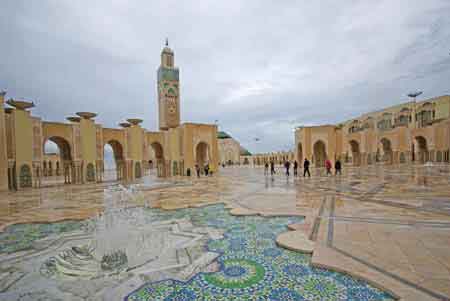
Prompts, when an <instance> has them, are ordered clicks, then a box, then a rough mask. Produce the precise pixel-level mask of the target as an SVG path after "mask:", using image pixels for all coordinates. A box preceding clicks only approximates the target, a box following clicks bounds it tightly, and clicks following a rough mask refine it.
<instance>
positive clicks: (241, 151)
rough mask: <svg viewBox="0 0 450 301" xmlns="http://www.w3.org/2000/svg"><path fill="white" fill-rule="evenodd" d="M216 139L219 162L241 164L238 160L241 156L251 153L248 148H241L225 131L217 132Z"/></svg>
mask: <svg viewBox="0 0 450 301" xmlns="http://www.w3.org/2000/svg"><path fill="white" fill-rule="evenodd" d="M217 139H218V144H219V160H220V162H219V163H220V164H226V165H234V164H243V162H241V160H240V159H241V156H247V155H251V154H250V152H249V151H248V150H246V149H245V148H243V147H242V146H241V145H240V144H239V142H238V141H237V140H235V139H234V138H233V137H231V136H230V135H229V134H228V133H226V132H218V133H217Z"/></svg>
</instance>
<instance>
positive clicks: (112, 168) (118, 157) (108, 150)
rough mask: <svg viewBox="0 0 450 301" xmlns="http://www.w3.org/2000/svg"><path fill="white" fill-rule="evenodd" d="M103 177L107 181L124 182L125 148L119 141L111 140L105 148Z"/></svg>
mask: <svg viewBox="0 0 450 301" xmlns="http://www.w3.org/2000/svg"><path fill="white" fill-rule="evenodd" d="M103 175H104V176H103V179H104V180H105V181H111V180H122V179H123V178H124V176H125V161H124V157H123V147H122V144H121V143H120V142H119V141H117V140H109V141H108V142H106V144H105V145H104V146H103Z"/></svg>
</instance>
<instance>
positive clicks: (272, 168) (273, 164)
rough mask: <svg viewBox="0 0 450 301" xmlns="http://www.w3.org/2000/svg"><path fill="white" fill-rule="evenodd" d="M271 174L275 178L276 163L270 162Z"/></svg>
mask: <svg viewBox="0 0 450 301" xmlns="http://www.w3.org/2000/svg"><path fill="white" fill-rule="evenodd" d="M270 174H271V175H272V176H273V175H274V174H275V163H273V161H270Z"/></svg>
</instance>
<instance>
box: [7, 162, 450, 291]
mask: <svg viewBox="0 0 450 301" xmlns="http://www.w3.org/2000/svg"><path fill="white" fill-rule="evenodd" d="M449 182H450V168H449V166H448V165H437V164H434V165H406V164H404V165H395V166H383V165H372V166H369V167H364V168H344V173H343V175H342V176H328V177H327V176H325V173H324V170H322V169H315V170H313V172H312V177H311V178H303V177H292V176H291V177H286V176H285V175H284V174H283V170H282V169H279V170H278V172H277V174H276V175H275V176H273V177H272V176H270V175H268V176H266V175H264V171H263V168H250V167H227V168H223V169H221V170H220V172H219V173H217V174H215V175H214V176H212V177H201V178H195V177H190V178H186V177H173V178H170V179H161V178H157V177H156V175H155V171H154V170H152V171H151V172H150V173H149V174H147V175H146V176H144V177H143V178H142V179H140V180H139V181H136V182H133V183H128V184H124V187H125V188H124V189H128V190H129V191H130V192H131V193H130V195H134V196H135V197H130V198H128V199H125V201H126V202H127V204H125V207H124V208H126V210H137V209H136V208H145V211H143V213H142V215H143V216H144V217H145V218H143V220H145V221H144V222H143V224H144V225H147V227H144V228H151V227H153V228H157V229H163V230H160V231H159V232H164V231H166V230H165V229H168V230H167V231H168V233H169V234H168V236H167V237H169V238H170V239H168V238H167V237H166V239H168V240H167V241H170V242H171V243H170V244H169V243H166V244H167V245H170V247H166V248H165V249H164V253H165V254H164V256H160V257H158V259H157V260H154V261H151V262H150V263H148V262H147V261H145V264H143V265H139V266H138V268H136V269H134V270H130V268H128V269H125V270H120V269H119V270H118V271H117V273H110V274H105V273H100V274H99V273H98V272H95V271H94V270H93V268H91V267H92V266H94V265H95V264H96V260H95V258H94V257H89V258H88V259H86V258H87V257H86V256H87V255H86V254H85V253H82V252H81V251H77V249H76V248H75V249H74V247H76V246H80V245H82V244H83V243H85V242H86V241H89V240H92V237H91V236H92V235H94V234H95V233H94V234H92V232H89V231H90V230H89V227H88V226H87V225H89V221H91V220H93V219H95V218H96V217H97V218H98V216H99V214H100V213H101V212H103V211H104V210H106V209H105V206H106V205H105V204H106V203H105V198H107V194H106V193H105V191H107V190H111V189H115V188H114V187H117V186H119V185H118V183H116V182H108V183H99V184H84V185H53V184H52V181H51V180H49V181H48V185H45V187H44V188H41V189H28V190H22V191H18V192H4V193H1V195H0V200H1V205H0V208H1V212H0V227H1V230H2V233H0V269H1V279H0V299H1V300H62V299H71V300H97V299H104V300H123V299H126V300H247V299H248V300H281V299H283V300H395V299H400V300H449V298H450V287H449V281H450V253H449V252H448V246H449V245H450V231H449V229H450V189H449V187H450V186H449V185H450V183H449ZM130 216H133V219H136V216H139V215H136V213H133V214H131V215H130ZM147 220H150V221H147ZM150 225H151V227H150ZM167 225H170V227H169V226H167ZM165 227H166V228H165ZM90 235H91V236H90ZM117 235H118V234H117ZM94 236H95V235H94ZM117 237H119V236H117ZM121 239H122V241H121V243H124V242H125V243H126V241H127V237H126V236H125V237H122V238H118V241H120V240H121ZM130 239H131V238H130ZM150 240H151V239H150ZM153 241H155V238H154V236H153ZM151 244H152V241H150V245H151ZM71 248H72V250H75V251H76V252H78V253H77V254H75V255H74V256H75V257H74V258H75V259H74V258H72V257H70V256H69V255H68V253H67V250H68V249H71ZM155 248H156V246H155ZM72 253H73V252H72ZM58 254H59V255H58ZM61 254H63V255H61ZM80 254H82V255H83V256H84V255H86V256H84V257H83V256H81V255H80ZM149 254H150V253H149ZM80 256H81V257H80ZM143 256H144V257H145V254H144V255H143ZM49 258H57V259H58V258H59V260H62V262H59V261H58V262H57V264H56V265H49V264H48V262H49ZM80 258H83V260H86V262H84V261H83V262H82V264H81V263H80V260H81V259H80ZM137 260H138V261H139V260H140V258H138V259H137ZM128 261H129V262H128V264H129V265H131V263H130V262H131V258H128ZM50 267H51V268H50ZM103 272H104V271H103Z"/></svg>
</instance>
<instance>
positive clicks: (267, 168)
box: [264, 162, 269, 175]
mask: <svg viewBox="0 0 450 301" xmlns="http://www.w3.org/2000/svg"><path fill="white" fill-rule="evenodd" d="M264 174H265V175H268V174H269V163H267V162H266V164H264Z"/></svg>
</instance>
